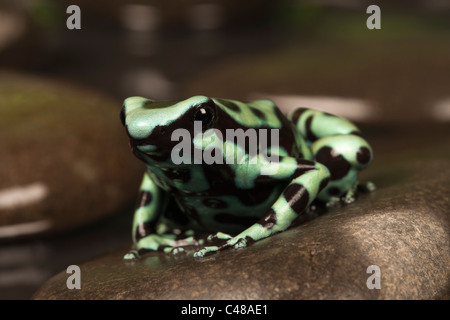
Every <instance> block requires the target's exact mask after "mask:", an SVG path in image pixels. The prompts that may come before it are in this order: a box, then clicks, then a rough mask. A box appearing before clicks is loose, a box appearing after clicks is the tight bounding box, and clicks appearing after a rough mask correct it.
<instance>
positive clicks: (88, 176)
mask: <svg viewBox="0 0 450 320" xmlns="http://www.w3.org/2000/svg"><path fill="white" fill-rule="evenodd" d="M120 106H121V102H120V101H114V100H111V99H109V98H107V97H105V96H102V95H99V94H94V93H92V92H89V91H87V90H85V89H81V88H76V87H74V86H71V85H69V84H60V83H57V82H55V81H47V80H44V79H42V78H35V77H30V76H24V75H18V74H14V73H6V72H0V137H1V139H0V150H1V166H0V177H1V178H0V239H2V240H5V239H12V238H17V237H23V236H29V235H36V234H41V233H45V232H55V231H64V230H68V229H73V228H75V227H79V226H82V225H86V224H89V223H92V222H93V221H98V220H101V219H102V218H104V217H107V216H111V215H112V214H114V213H117V212H119V210H121V209H123V208H124V207H125V206H128V205H129V204H130V202H131V203H133V202H134V199H135V197H136V192H137V191H136V190H137V189H136V188H137V186H138V184H139V180H140V175H141V174H142V171H143V166H141V165H139V163H138V162H137V161H136V160H135V159H134V157H133V155H132V154H131V151H130V149H129V147H128V141H127V137H126V134H125V133H124V130H123V127H122V125H121V123H120V119H119V111H120Z"/></svg>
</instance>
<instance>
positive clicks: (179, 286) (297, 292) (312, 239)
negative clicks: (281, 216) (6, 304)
mask: <svg viewBox="0 0 450 320" xmlns="http://www.w3.org/2000/svg"><path fill="white" fill-rule="evenodd" d="M406 135H407V137H408V141H409V137H410V134H409V133H408V132H407V133H406ZM416 135H417V136H420V131H419V132H418V133H417V134H416ZM413 136H414V135H413ZM447 136H448V135H447ZM419 140H420V139H419ZM400 141H401V140H400ZM404 141H405V140H403V142H404ZM383 142H384V145H383ZM446 142H448V138H446V141H444V142H443V145H445V143H446ZM398 143H399V140H398V139H397V140H395V139H391V140H390V141H388V140H386V139H385V138H382V139H380V140H375V141H374V149H375V154H376V152H377V150H378V149H379V150H381V151H382V153H383V155H382V156H381V157H379V160H376V161H375V162H374V164H373V166H371V167H370V168H369V169H367V171H365V172H364V173H363V175H362V177H361V179H362V180H366V181H367V180H371V181H373V182H375V183H376V184H377V186H378V189H377V190H376V191H375V192H373V193H370V194H362V195H360V196H359V198H358V200H357V201H356V202H355V203H353V204H351V205H347V206H341V207H336V208H333V209H330V210H329V212H328V213H326V214H324V215H320V216H319V217H318V218H316V219H314V220H312V221H309V222H307V223H306V224H303V225H300V226H297V227H294V228H291V229H290V230H288V231H285V232H282V233H280V234H277V235H275V236H272V237H270V238H267V239H265V240H263V241H260V242H257V243H255V244H253V245H251V246H249V247H247V248H244V249H240V250H228V251H223V252H220V253H218V254H215V255H211V256H207V257H205V258H201V259H196V258H193V257H192V256H190V255H188V256H180V257H179V256H175V257H173V256H169V255H165V254H162V253H149V254H148V255H146V256H144V257H143V258H142V259H141V260H139V261H136V262H133V263H126V262H124V261H123V260H122V257H123V254H124V253H126V251H127V250H128V248H124V249H123V250H119V251H118V252H115V253H112V254H109V255H106V256H103V257H100V258H98V259H96V260H93V261H90V262H87V263H84V264H81V265H80V268H81V289H80V290H69V289H67V286H66V280H67V278H68V276H69V275H68V274H67V273H66V272H65V271H63V272H61V273H59V274H57V275H56V276H54V277H53V278H52V279H50V280H49V281H48V282H47V283H45V284H44V286H43V287H42V288H41V289H40V290H39V291H38V292H37V293H36V294H35V296H34V298H35V299H448V298H450V280H449V279H450V268H449V265H450V198H449V194H450V160H449V158H450V157H449V156H450V152H449V151H450V150H448V148H447V149H445V148H435V149H434V150H435V152H428V151H427V150H426V148H427V147H426V146H425V149H424V150H417V149H416V151H413V150H414V148H411V149H408V150H409V151H408V150H404V151H403V153H400V154H397V153H396V152H391V151H393V150H394V148H395V146H397V149H398ZM440 143H442V139H441V141H440ZM403 145H406V144H405V143H403ZM377 146H380V147H379V148H378V147H377ZM390 150H391V151H390ZM422 151H423V152H422ZM371 265H376V266H378V267H379V270H380V272H381V274H380V275H381V278H380V285H381V288H380V289H376V288H375V289H369V288H368V286H367V281H368V278H369V277H370V276H372V273H367V269H368V267H369V266H371Z"/></svg>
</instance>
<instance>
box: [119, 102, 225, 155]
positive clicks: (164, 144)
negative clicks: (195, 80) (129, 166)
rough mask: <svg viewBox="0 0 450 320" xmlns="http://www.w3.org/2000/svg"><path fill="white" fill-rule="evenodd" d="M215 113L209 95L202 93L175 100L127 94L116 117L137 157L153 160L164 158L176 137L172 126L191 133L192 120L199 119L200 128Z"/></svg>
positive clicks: (211, 122)
mask: <svg viewBox="0 0 450 320" xmlns="http://www.w3.org/2000/svg"><path fill="white" fill-rule="evenodd" d="M217 113H218V107H217V105H216V104H215V103H214V101H213V99H211V98H208V97H205V96H194V97H191V98H189V99H186V100H183V101H178V102H173V101H163V102H155V101H154V100H150V99H146V98H142V97H130V98H127V99H126V100H125V102H124V106H123V109H122V111H121V113H120V119H121V121H122V124H123V125H124V126H125V128H126V130H127V134H128V137H129V138H130V146H131V148H132V149H133V152H134V154H135V155H136V156H137V157H138V158H140V159H142V160H144V157H143V155H146V156H147V157H150V158H152V159H154V160H167V159H168V158H169V157H170V154H171V151H172V149H173V147H174V146H176V145H177V144H178V143H179V141H180V140H179V139H175V141H172V134H173V132H174V131H175V130H176V129H180V128H181V129H185V130H187V131H185V132H186V133H187V132H189V134H190V137H194V121H201V122H202V129H203V131H204V130H206V129H208V128H211V127H213V126H214V125H215V123H216V122H217V119H218V116H217Z"/></svg>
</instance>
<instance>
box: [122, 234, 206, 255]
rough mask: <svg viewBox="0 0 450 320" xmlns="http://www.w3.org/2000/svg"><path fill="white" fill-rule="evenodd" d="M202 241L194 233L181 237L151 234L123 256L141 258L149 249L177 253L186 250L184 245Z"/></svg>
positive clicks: (196, 243)
mask: <svg viewBox="0 0 450 320" xmlns="http://www.w3.org/2000/svg"><path fill="white" fill-rule="evenodd" d="M201 243H202V242H201V241H199V240H197V239H196V238H195V237H194V236H193V235H191V236H186V237H180V235H176V234H154V233H152V234H149V235H147V236H146V237H144V238H142V239H140V240H139V241H138V242H137V243H136V248H135V249H134V250H131V251H129V252H128V253H127V254H125V256H124V257H123V258H124V259H125V260H136V259H139V258H140V257H141V256H142V255H143V254H144V253H146V252H149V251H163V252H165V253H172V254H174V255H177V254H179V253H182V252H184V248H182V247H184V246H190V245H194V246H195V245H198V244H201Z"/></svg>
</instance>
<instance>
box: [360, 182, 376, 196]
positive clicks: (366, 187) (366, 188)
mask: <svg viewBox="0 0 450 320" xmlns="http://www.w3.org/2000/svg"><path fill="white" fill-rule="evenodd" d="M376 189H377V187H376V185H375V183H373V182H372V181H368V182H366V183H363V184H358V190H359V191H361V192H365V193H367V192H373V191H375V190H376Z"/></svg>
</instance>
